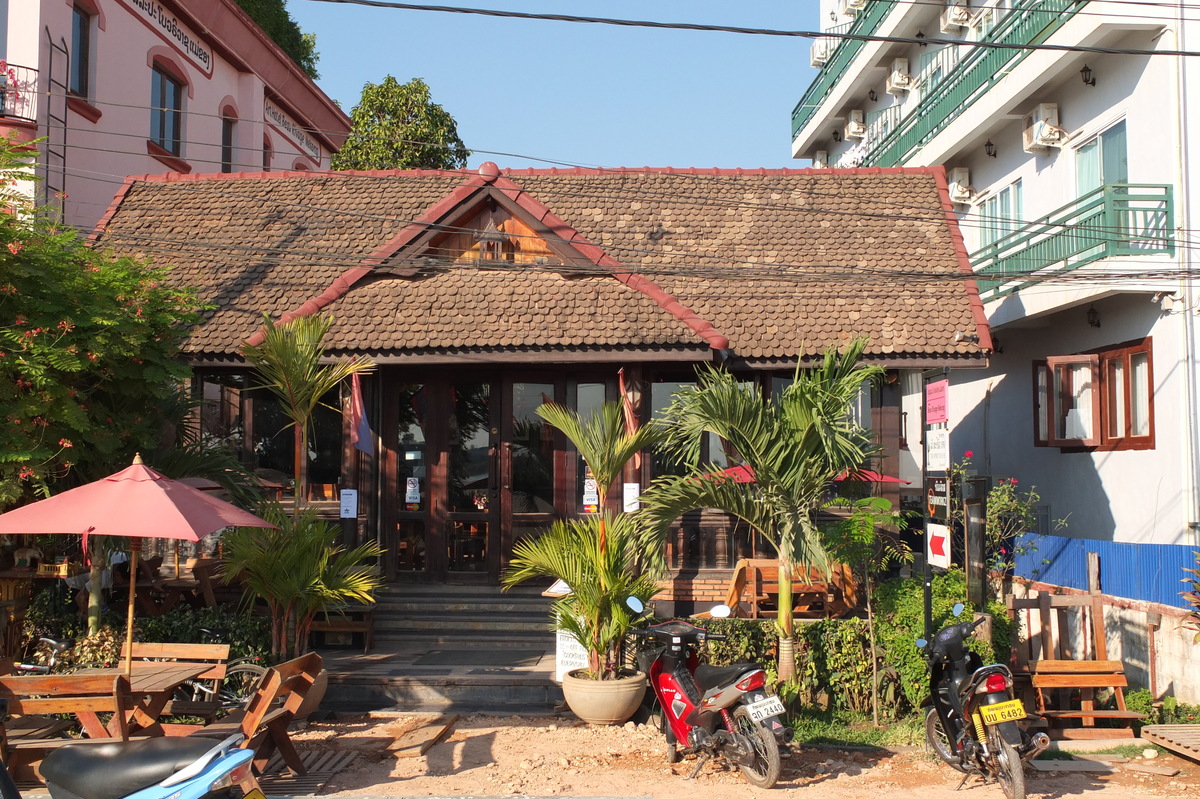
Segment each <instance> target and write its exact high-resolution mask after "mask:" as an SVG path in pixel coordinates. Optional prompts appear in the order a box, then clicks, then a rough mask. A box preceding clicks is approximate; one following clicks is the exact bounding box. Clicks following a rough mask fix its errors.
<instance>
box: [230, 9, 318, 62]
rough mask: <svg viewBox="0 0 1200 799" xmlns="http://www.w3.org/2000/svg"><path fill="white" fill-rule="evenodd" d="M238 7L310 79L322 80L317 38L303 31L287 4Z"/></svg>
mask: <svg viewBox="0 0 1200 799" xmlns="http://www.w3.org/2000/svg"><path fill="white" fill-rule="evenodd" d="M237 4H238V5H239V6H241V7H242V10H243V11H245V12H246V13H247V14H249V15H250V18H251V19H253V20H254V21H255V22H256V23H258V27H260V28H262V29H263V33H265V34H267V36H270V37H271V41H273V42H275V44H277V45H279V49H281V50H283V52H285V53H287V55H288V56H289V57H290V58H291V59H292V60H293V61H295V62H296V66H298V67H300V69H302V70H304V73H305V74H306V75H308V76H309V77H310V78H312V79H313V80H316V79H317V78H319V77H320V75H319V74H318V73H317V61H319V60H320V59H321V56H320V55H318V53H317V36H316V34H313V33H303V32H302V31H301V30H300V26H299V25H297V24H296V21H295V20H294V19H292V15H291V14H289V13H288V10H287V3H286V0H237Z"/></svg>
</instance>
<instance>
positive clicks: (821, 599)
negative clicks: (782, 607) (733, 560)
mask: <svg viewBox="0 0 1200 799" xmlns="http://www.w3.org/2000/svg"><path fill="white" fill-rule="evenodd" d="M843 576H844V575H843V571H842V567H841V565H840V564H836V565H835V566H834V568H833V570H832V574H831V579H828V580H826V579H823V577H822V575H821V574H820V573H819V572H818V571H817V570H816V569H812V570H810V572H809V574H808V576H807V577H806V578H805V579H800V580H797V579H795V578H793V580H792V612H793V613H794V614H796V615H802V616H815V617H820V616H824V617H826V618H828V617H830V616H837V615H841V614H842V613H845V612H846V611H847V610H849V605H848V604H847V602H846V600H845V593H844V591H843V589H842V586H840V585H838V583H837V580H836V578H837V577H843ZM778 601H779V561H777V560H767V559H753V558H744V559H742V560H739V561H738V562H737V564H736V565H735V566H734V573H733V578H732V580H731V581H730V586H729V592H728V594H727V596H726V599H725V604H726V605H728V606H729V607H730V609H731V610H732V611H733V615H735V616H741V617H744V618H751V619H757V618H760V617H762V616H769V615H773V614H774V613H775V608H776V607H777V603H778Z"/></svg>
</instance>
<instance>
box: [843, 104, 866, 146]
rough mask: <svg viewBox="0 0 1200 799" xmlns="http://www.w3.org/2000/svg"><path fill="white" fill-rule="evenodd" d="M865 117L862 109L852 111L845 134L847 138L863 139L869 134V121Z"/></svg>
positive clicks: (847, 120)
mask: <svg viewBox="0 0 1200 799" xmlns="http://www.w3.org/2000/svg"><path fill="white" fill-rule="evenodd" d="M864 117H865V115H864V113H863V111H862V109H857V110H854V111H851V112H850V116H849V117H848V118H847V119H846V130H845V134H846V138H847V139H861V138H862V137H863V136H866V135H867V123H866V121H865V119H864Z"/></svg>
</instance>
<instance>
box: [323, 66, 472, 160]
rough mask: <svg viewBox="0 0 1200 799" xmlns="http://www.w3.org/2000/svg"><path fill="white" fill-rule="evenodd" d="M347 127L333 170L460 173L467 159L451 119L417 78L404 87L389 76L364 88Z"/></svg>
mask: <svg viewBox="0 0 1200 799" xmlns="http://www.w3.org/2000/svg"><path fill="white" fill-rule="evenodd" d="M350 123H351V130H350V137H349V138H347V139H346V143H345V144H344V145H343V146H342V149H341V151H340V152H338V153H337V154H336V155H334V156H333V161H332V164H333V168H334V169H461V168H462V167H464V166H466V165H467V158H468V157H469V156H470V155H471V151H470V150H468V149H467V148H466V147H465V146H464V145H463V143H462V140H461V139H459V138H458V127H457V125H456V124H455V122H454V117H452V116H450V114H449V113H447V111H446V109H444V108H442V107H441V106H440V105H438V104H437V103H435V102H433V100H432V99H431V97H430V95H429V86H428V85H426V83H425V81H423V80H421V79H420V78H413V79H412V80H410V81H409V82H408V83H405V84H404V85H403V86H402V85H400V83H399V81H397V80H396V79H395V78H393V77H392V76H391V75H388V76H387V77H386V78H384V79H383V83H380V84H374V83H368V84H367V85H366V86H364V87H363V92H362V98H361V99H360V100H359V101H358V105H356V106H354V110H353V111H351V112H350Z"/></svg>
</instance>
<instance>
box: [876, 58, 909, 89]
mask: <svg viewBox="0 0 1200 799" xmlns="http://www.w3.org/2000/svg"><path fill="white" fill-rule="evenodd" d="M911 87H912V75H911V74H909V72H908V59H907V58H894V59H892V71H891V72H889V73H888V76H887V81H886V82H885V83H884V86H883V90H884V91H885V92H887V93H888V94H899V93H900V92H906V91H908V90H909V89H910V88H911Z"/></svg>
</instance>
